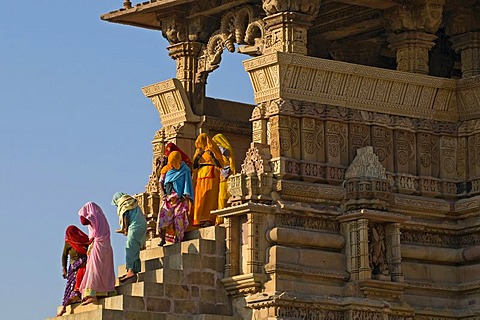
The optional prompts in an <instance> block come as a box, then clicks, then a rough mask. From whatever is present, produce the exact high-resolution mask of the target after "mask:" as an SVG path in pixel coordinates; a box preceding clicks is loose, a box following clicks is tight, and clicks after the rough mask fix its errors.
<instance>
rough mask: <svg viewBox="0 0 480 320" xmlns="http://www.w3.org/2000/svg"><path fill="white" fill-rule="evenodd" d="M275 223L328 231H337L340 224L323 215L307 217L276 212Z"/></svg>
mask: <svg viewBox="0 0 480 320" xmlns="http://www.w3.org/2000/svg"><path fill="white" fill-rule="evenodd" d="M275 220H276V225H278V226H283V227H293V228H301V229H305V230H315V231H328V232H332V233H338V232H339V231H340V226H339V224H338V222H336V221H332V220H331V218H329V217H325V218H320V217H307V216H303V215H292V214H278V215H276V216H275Z"/></svg>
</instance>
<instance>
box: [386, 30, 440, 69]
mask: <svg viewBox="0 0 480 320" xmlns="http://www.w3.org/2000/svg"><path fill="white" fill-rule="evenodd" d="M436 38H437V36H435V35H433V34H428V33H425V32H416V31H408V32H403V33H400V34H398V35H394V36H392V37H390V38H388V42H390V46H389V48H390V49H392V50H393V51H395V52H396V54H397V70H399V71H406V72H412V73H420V74H428V71H429V67H428V51H429V50H430V49H431V48H432V47H433V46H434V44H435V42H434V41H435V39H436Z"/></svg>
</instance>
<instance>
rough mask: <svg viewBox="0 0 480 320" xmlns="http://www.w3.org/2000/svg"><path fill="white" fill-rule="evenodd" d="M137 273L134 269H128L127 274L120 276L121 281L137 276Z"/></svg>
mask: <svg viewBox="0 0 480 320" xmlns="http://www.w3.org/2000/svg"><path fill="white" fill-rule="evenodd" d="M135 275H136V273H135V272H133V271H132V269H128V271H127V274H126V275H125V276H123V277H122V278H120V282H125V281H127V280H128V279H130V278H133V277H135Z"/></svg>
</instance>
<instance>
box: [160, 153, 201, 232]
mask: <svg viewBox="0 0 480 320" xmlns="http://www.w3.org/2000/svg"><path fill="white" fill-rule="evenodd" d="M160 182H161V183H162V185H163V186H164V189H165V195H166V197H165V198H164V200H163V202H162V205H161V207H160V212H159V215H158V226H157V227H158V230H159V231H160V230H162V229H169V228H170V229H173V234H174V235H175V236H174V239H169V241H172V240H173V241H172V242H181V241H182V240H183V237H184V233H185V230H186V229H187V227H188V213H189V211H190V206H189V205H190V200H193V199H192V197H193V185H192V176H191V173H190V168H189V167H188V166H187V165H186V164H185V162H183V161H182V159H181V155H180V153H179V152H176V151H174V152H172V153H171V154H170V155H169V157H168V164H167V165H166V166H165V167H164V168H163V169H162V174H161V176H160ZM170 238H171V236H170Z"/></svg>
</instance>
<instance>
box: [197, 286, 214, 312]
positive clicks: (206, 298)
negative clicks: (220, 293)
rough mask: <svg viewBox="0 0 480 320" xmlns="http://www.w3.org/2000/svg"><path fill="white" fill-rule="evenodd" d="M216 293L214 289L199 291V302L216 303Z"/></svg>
mask: <svg viewBox="0 0 480 320" xmlns="http://www.w3.org/2000/svg"><path fill="white" fill-rule="evenodd" d="M216 291H217V290H215V289H200V302H202V303H211V304H215V303H217V296H216ZM205 313H209V312H205Z"/></svg>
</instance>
